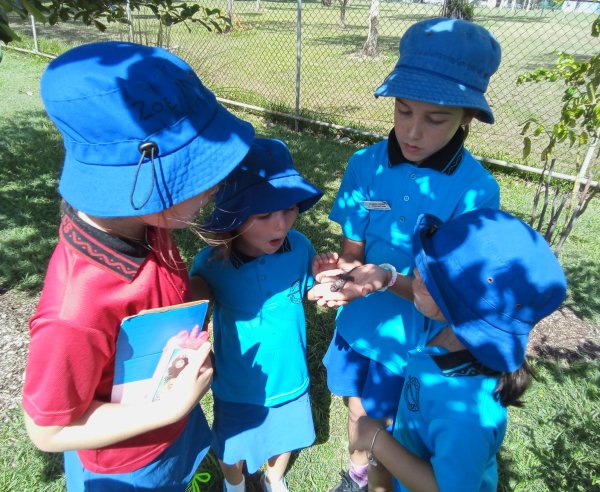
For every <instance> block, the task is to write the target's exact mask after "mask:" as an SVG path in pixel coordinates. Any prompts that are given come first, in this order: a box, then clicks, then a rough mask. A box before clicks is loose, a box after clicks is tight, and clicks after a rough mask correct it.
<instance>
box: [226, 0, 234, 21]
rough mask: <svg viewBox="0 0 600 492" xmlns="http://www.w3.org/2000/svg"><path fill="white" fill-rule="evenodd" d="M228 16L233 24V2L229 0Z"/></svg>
mask: <svg viewBox="0 0 600 492" xmlns="http://www.w3.org/2000/svg"><path fill="white" fill-rule="evenodd" d="M227 15H228V16H229V18H230V19H231V22H232V23H233V0H227Z"/></svg>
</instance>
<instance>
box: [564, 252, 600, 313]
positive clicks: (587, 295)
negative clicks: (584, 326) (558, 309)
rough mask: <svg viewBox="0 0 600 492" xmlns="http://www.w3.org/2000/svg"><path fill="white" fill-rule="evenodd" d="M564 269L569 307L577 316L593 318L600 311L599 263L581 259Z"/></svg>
mask: <svg viewBox="0 0 600 492" xmlns="http://www.w3.org/2000/svg"><path fill="white" fill-rule="evenodd" d="M565 270H566V274H567V280H568V282H569V287H570V289H571V299H572V300H570V302H569V303H568V305H569V307H570V308H571V309H572V310H573V312H574V313H575V314H577V316H578V317H580V318H585V319H593V318H594V317H595V316H597V315H598V313H600V265H599V264H597V263H596V262H591V261H587V260H582V261H580V262H578V263H577V264H575V265H571V266H569V267H566V268H565ZM595 321H596V322H600V320H598V319H596V320H595Z"/></svg>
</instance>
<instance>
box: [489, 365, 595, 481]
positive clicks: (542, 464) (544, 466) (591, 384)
mask: <svg viewBox="0 0 600 492" xmlns="http://www.w3.org/2000/svg"><path fill="white" fill-rule="evenodd" d="M535 369H536V373H537V374H538V377H537V379H538V381H537V383H536V384H538V385H544V386H545V387H547V390H545V391H547V392H549V393H550V392H554V391H555V390H556V389H557V388H558V389H561V388H562V389H563V390H564V391H561V392H562V393H564V394H563V395H561V396H558V395H556V393H554V394H553V395H552V396H551V397H549V398H548V399H546V395H545V394H544V392H541V393H540V395H541V399H540V402H537V403H536V402H534V401H531V400H532V398H529V401H528V402H527V404H526V407H525V408H524V410H522V411H523V412H528V410H527V408H528V407H529V406H532V407H535V406H536V404H537V405H542V406H543V407H545V408H543V409H541V410H542V411H537V410H540V409H537V410H536V409H535V408H534V410H533V413H537V414H538V415H536V416H535V417H532V416H530V417H528V418H527V420H528V425H527V426H526V427H525V428H524V430H523V434H522V436H521V437H522V442H521V445H522V446H523V449H522V451H521V452H522V453H523V454H520V455H519V456H516V457H515V456H514V453H510V457H509V456H507V453H500V454H499V457H498V458H499V459H498V467H499V477H500V480H499V483H500V487H499V488H498V490H499V491H503V492H504V491H507V492H508V491H512V490H569V491H587V490H596V488H597V486H598V483H597V476H598V460H599V452H600V451H599V450H600V419H598V411H597V402H598V400H599V399H600V370H599V369H600V364H599V363H598V360H597V359H595V360H594V359H587V360H581V361H578V362H574V363H571V364H568V365H567V364H564V363H560V362H551V361H549V360H545V361H544V360H540V361H538V362H537V363H536V367H535ZM553 400H556V401H560V402H562V404H559V405H553V404H552V401H553ZM529 411H531V410H529ZM532 420H537V425H536V422H533V421H532ZM510 425H511V424H510V421H509V428H510ZM524 456H526V458H525V459H526V461H527V463H522V462H518V461H519V460H520V461H523V459H524Z"/></svg>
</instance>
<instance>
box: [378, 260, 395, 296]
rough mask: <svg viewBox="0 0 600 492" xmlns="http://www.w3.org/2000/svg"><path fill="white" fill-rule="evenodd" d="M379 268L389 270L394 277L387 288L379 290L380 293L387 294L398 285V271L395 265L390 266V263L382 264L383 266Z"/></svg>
mask: <svg viewBox="0 0 600 492" xmlns="http://www.w3.org/2000/svg"><path fill="white" fill-rule="evenodd" d="M379 268H383V269H384V270H387V271H388V272H390V273H391V274H392V277H391V278H390V281H389V282H388V284H387V285H386V286H385V287H382V288H381V289H379V292H385V291H386V290H388V288H390V287H391V286H392V285H394V284H395V283H396V279H397V278H398V271H397V270H396V267H395V266H394V265H390V264H389V263H382V264H381V265H379Z"/></svg>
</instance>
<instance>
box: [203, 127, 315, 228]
mask: <svg viewBox="0 0 600 492" xmlns="http://www.w3.org/2000/svg"><path fill="white" fill-rule="evenodd" d="M322 196H323V192H322V191H321V190H319V189H318V188H317V187H315V186H314V185H313V184H312V183H310V182H309V181H308V180H306V179H305V178H304V177H303V176H302V175H301V174H300V173H299V172H298V171H297V170H296V168H295V167H294V163H293V160H292V155H291V154H290V151H289V149H288V147H287V145H286V144H285V143H283V142H282V141H281V140H276V139H271V138H257V139H256V140H254V144H253V145H252V148H251V149H250V152H248V155H247V156H246V158H245V159H244V160H243V161H242V162H241V164H240V165H239V166H238V167H237V168H236V169H235V170H234V171H233V172H232V173H231V174H230V175H229V176H228V177H227V179H226V180H225V181H224V183H223V184H222V185H221V187H220V189H219V191H218V192H217V195H216V197H215V209H214V211H213V212H212V213H211V214H210V216H209V217H208V219H207V221H206V223H205V224H203V225H202V229H204V230H206V231H208V232H213V233H224V232H229V231H233V230H235V229H237V228H238V227H240V226H241V225H242V224H243V223H244V222H246V220H248V218H249V217H250V216H251V215H256V214H266V213H270V212H276V211H278V210H285V209H287V208H290V207H292V206H294V205H298V209H299V212H300V213H302V212H305V211H306V210H308V209H309V208H311V207H312V206H313V205H314V204H315V203H317V202H318V201H319V200H320V198H321V197H322Z"/></svg>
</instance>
